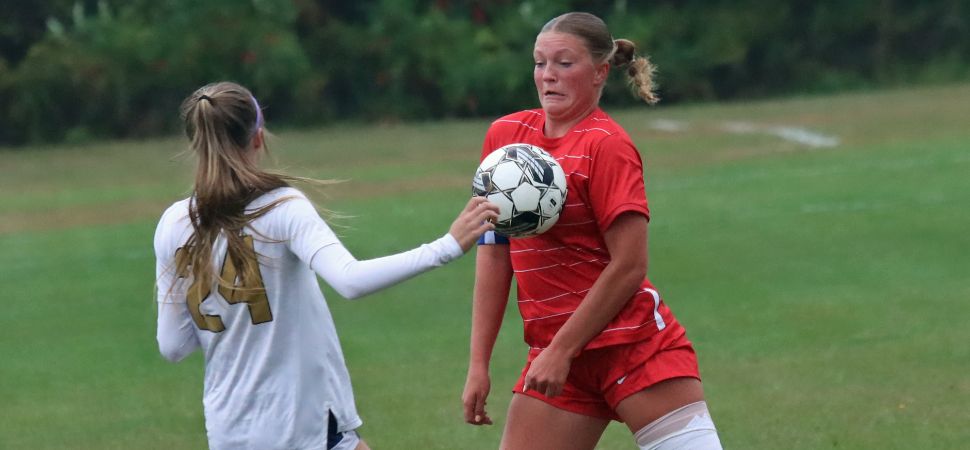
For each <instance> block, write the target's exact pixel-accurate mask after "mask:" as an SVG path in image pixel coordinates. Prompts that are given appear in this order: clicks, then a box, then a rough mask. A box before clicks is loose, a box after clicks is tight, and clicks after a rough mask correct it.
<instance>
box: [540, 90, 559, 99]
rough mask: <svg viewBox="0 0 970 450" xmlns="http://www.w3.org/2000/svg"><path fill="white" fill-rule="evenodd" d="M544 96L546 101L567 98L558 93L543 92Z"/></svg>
mask: <svg viewBox="0 0 970 450" xmlns="http://www.w3.org/2000/svg"><path fill="white" fill-rule="evenodd" d="M542 96H543V97H544V98H546V99H559V98H563V97H565V95H564V94H562V93H559V92H556V91H543V92H542Z"/></svg>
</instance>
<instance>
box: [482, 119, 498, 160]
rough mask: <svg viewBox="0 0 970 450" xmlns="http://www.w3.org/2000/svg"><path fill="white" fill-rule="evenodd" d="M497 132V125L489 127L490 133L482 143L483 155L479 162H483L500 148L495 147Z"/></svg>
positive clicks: (486, 134)
mask: <svg viewBox="0 0 970 450" xmlns="http://www.w3.org/2000/svg"><path fill="white" fill-rule="evenodd" d="M496 133H497V131H496V130H495V125H492V126H490V127H488V131H487V132H486V133H485V139H484V140H483V141H482V154H481V155H480V156H479V157H478V161H479V162H481V161H482V160H483V159H485V157H486V156H488V155H489V154H490V153H492V152H493V151H495V149H496V148H498V146H497V145H495V140H496V139H495V135H496Z"/></svg>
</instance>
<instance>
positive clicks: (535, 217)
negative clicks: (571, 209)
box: [472, 144, 566, 237]
mask: <svg viewBox="0 0 970 450" xmlns="http://www.w3.org/2000/svg"><path fill="white" fill-rule="evenodd" d="M472 193H474V194H475V195H478V196H481V197H485V198H487V199H488V200H489V201H490V202H492V203H494V204H496V205H498V207H499V216H498V219H497V220H496V222H495V231H496V232H498V233H499V234H502V235H505V236H508V237H527V236H535V235H537V234H540V233H544V232H545V231H547V230H548V229H550V228H552V226H553V225H555V224H556V221H558V220H559V215H560V214H561V213H562V208H563V204H565V202H566V174H565V173H563V170H562V167H561V166H560V165H559V163H558V162H556V158H553V157H552V155H550V154H549V153H548V152H546V151H545V150H543V149H541V148H539V147H536V146H534V145H530V144H509V145H506V146H504V147H501V148H499V149H497V150H495V151H493V152H492V153H490V154H489V155H488V156H486V157H485V159H483V160H482V163H481V165H479V166H478V170H477V171H475V177H474V178H473V179H472Z"/></svg>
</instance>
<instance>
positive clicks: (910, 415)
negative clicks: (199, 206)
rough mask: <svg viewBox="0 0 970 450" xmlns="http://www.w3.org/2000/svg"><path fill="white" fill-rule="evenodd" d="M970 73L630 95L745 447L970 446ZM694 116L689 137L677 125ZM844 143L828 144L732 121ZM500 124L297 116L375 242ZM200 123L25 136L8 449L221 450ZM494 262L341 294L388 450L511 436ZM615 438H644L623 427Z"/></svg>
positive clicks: (454, 179) (6, 187)
mask: <svg viewBox="0 0 970 450" xmlns="http://www.w3.org/2000/svg"><path fill="white" fill-rule="evenodd" d="M968 102H970V85H962V86H949V87H936V88H923V89H913V90H897V91H884V92H873V93H864V94H853V95H847V96H838V97H812V98H801V99H798V98H796V99H787V100H776V101H763V102H754V103H737V104H720V105H696V106H685V107H674V108H654V109H647V108H641V109H636V110H626V111H615V112H614V116H615V117H616V118H617V119H618V120H619V121H620V122H621V123H622V124H623V125H624V126H625V127H626V128H627V130H628V131H629V133H630V134H631V136H632V137H633V139H634V141H635V142H636V143H637V144H638V146H639V147H640V150H641V153H642V154H643V157H644V161H645V164H646V167H647V190H648V196H649V198H650V205H651V211H652V216H653V218H652V221H651V227H650V242H651V244H650V252H651V263H650V273H651V278H652V279H653V280H654V282H655V283H656V284H657V285H658V287H659V288H660V290H661V292H662V293H663V294H664V296H665V298H666V299H667V301H668V303H669V304H670V306H671V307H672V308H673V310H674V311H675V313H676V314H677V316H678V318H679V319H680V321H681V322H683V323H684V324H685V326H686V327H687V329H688V332H689V335H690V337H691V339H692V340H693V341H694V342H695V344H696V347H697V349H698V353H699V357H700V363H701V372H702V374H703V376H704V381H705V387H706V390H707V395H708V401H709V404H710V406H711V409H712V413H713V415H714V418H715V420H716V422H717V425H718V427H719V429H720V434H721V438H722V441H723V443H724V444H725V447H726V448H735V449H778V448H792V449H828V448H833V449H835V448H838V449H869V448H900V449H902V448H920V449H951V448H952V449H956V448H962V447H963V446H964V444H965V442H966V441H967V440H968V439H970V429H968V428H967V427H966V424H967V423H970V408H967V407H966V404H965V402H966V399H967V398H970V376H968V375H967V374H968V373H970V350H968V349H970V346H968V345H967V342H970V327H968V326H967V325H968V324H970V313H968V312H967V311H968V310H967V307H966V299H968V298H970V284H968V283H967V282H966V279H967V276H966V275H967V268H968V267H970V258H968V256H967V255H968V254H970V234H968V233H967V230H968V225H970V206H968V205H970V177H968V174H970V145H968V142H970V129H968V128H967V127H966V117H965V116H966V114H965V112H966V105H967V104H968ZM658 119H666V120H676V121H681V122H683V123H686V124H687V125H688V129H687V130H686V131H683V132H669V131H659V130H656V129H654V128H652V127H651V124H652V123H653V122H654V121H655V120H658ZM742 121H743V122H750V123H753V124H757V125H759V126H769V125H792V126H804V127H807V128H810V129H812V130H813V131H817V132H821V133H825V134H829V135H833V136H837V137H838V138H839V139H840V141H841V143H840V145H838V146H837V147H833V148H821V149H813V148H810V147H806V146H804V145H800V144H796V143H792V142H788V141H785V140H782V139H780V138H778V137H776V136H771V135H766V134H758V133H754V134H732V133H729V132H726V131H724V130H723V124H724V123H725V122H742ZM487 124H488V122H487V121H485V120H481V121H464V122H446V123H432V124H418V125H398V126H386V127H373V128H363V127H356V126H352V127H343V128H326V129H321V130H314V131H302V132H294V131H291V132H285V133H280V135H279V136H278V138H277V139H275V140H274V141H273V142H271V145H272V146H271V148H272V150H273V154H274V157H275V158H276V159H277V160H278V165H279V166H281V167H283V168H285V169H286V170H287V171H288V172H290V173H294V174H299V175H307V176H313V177H321V178H340V179H349V180H350V181H348V182H346V183H343V184H340V185H337V186H333V187H331V188H328V189H326V192H325V193H324V194H325V195H323V196H319V197H318V199H319V200H320V201H321V203H322V204H324V205H326V206H328V207H330V208H333V209H336V210H338V211H339V212H342V213H344V214H348V215H351V216H354V217H352V218H350V219H344V220H341V221H340V223H342V224H343V225H345V227H344V228H341V231H340V232H341V234H342V236H343V238H344V241H345V243H346V245H347V246H348V247H349V248H350V249H351V251H353V252H354V253H355V255H357V256H358V257H360V258H366V257H374V256H379V255H382V254H385V253H387V252H392V251H399V250H404V249H407V248H410V247H411V246H413V245H416V244H418V243H420V242H424V241H428V240H431V239H433V238H435V237H436V236H438V235H440V234H441V233H443V232H444V231H445V230H446V229H447V226H448V223H449V222H450V219H451V217H452V216H453V214H454V212H456V211H457V209H458V208H459V207H460V206H461V205H462V204H463V202H464V199H465V198H467V196H468V195H469V189H470V188H469V186H468V183H469V180H470V177H471V173H472V171H473V170H474V167H475V166H476V164H475V161H476V158H477V156H478V152H479V148H480V145H481V144H480V142H481V138H482V136H483V134H484V131H485V129H486V127H487ZM183 145H184V143H183V142H182V141H181V140H179V139H166V140H156V141H147V142H109V143H101V144H92V145H86V146H83V147H80V148H78V147H74V148H64V147H47V148H32V149H21V150H0V248H2V249H3V250H2V251H0V292H3V293H4V294H5V295H4V302H3V305H4V306H3V313H2V314H0V330H2V332H0V357H2V361H3V362H2V364H0V405H2V406H0V448H11V449H14V448H17V449H19V448H30V449H61V448H77V449H113V448H118V449H120V448H145V449H150V448H179V449H181V448H203V447H204V446H205V433H204V425H203V417H202V405H201V379H202V361H201V358H200V357H199V356H198V355H195V356H193V357H191V358H190V359H189V360H187V361H185V362H183V363H181V364H178V365H171V364H168V363H165V362H164V361H163V360H162V358H161V357H160V356H158V354H157V349H156V347H155V342H154V320H155V310H154V304H153V302H152V288H153V274H154V272H153V269H154V266H153V265H154V260H153V255H152V250H151V239H152V233H153V232H154V226H155V222H156V220H157V218H158V216H159V215H160V214H161V211H162V210H163V209H164V208H165V207H166V206H167V205H168V204H169V203H171V202H172V201H174V200H176V199H178V198H181V197H182V196H184V194H185V193H186V192H187V190H188V186H189V183H190V181H191V163H190V162H187V161H185V160H184V158H183V159H179V158H176V157H175V156H176V154H177V153H178V152H179V151H180V150H181V149H182V146H183ZM472 279H473V258H472V257H465V258H463V259H462V260H460V261H458V262H456V263H454V264H452V265H450V266H448V267H446V268H444V269H441V270H438V271H435V272H432V273H429V274H427V275H424V276H422V277H420V278H417V279H414V280H411V281H409V282H407V283H405V284H403V285H401V286H397V287H394V288H392V289H390V290H387V291H384V292H382V293H379V294H376V295H373V296H371V297H369V298H366V299H363V300H361V301H356V302H346V301H343V300H341V299H340V298H339V297H338V296H337V295H336V294H334V293H333V292H332V291H330V290H329V289H327V293H328V299H329V303H330V306H331V309H332V310H333V312H334V316H335V319H336V321H337V327H338V331H339V332H340V335H341V341H342V343H343V346H344V350H345V353H346V356H347V361H348V365H349V367H350V372H351V376H352V378H353V382H354V386H355V391H356V395H357V400H358V407H359V409H360V413H361V415H362V416H363V419H364V421H365V425H364V427H363V428H362V429H361V432H362V434H363V436H364V437H365V438H366V439H367V440H368V442H369V443H370V444H371V446H372V447H374V448H376V449H415V448H422V449H425V448H427V449H489V448H496V447H497V444H498V440H499V437H500V434H501V426H502V424H503V423H504V418H505V408H506V406H507V405H508V400H509V397H510V393H509V391H510V388H511V386H512V383H513V382H514V380H515V378H516V377H517V375H518V373H519V371H520V370H521V366H522V364H523V362H524V354H525V346H524V344H522V342H521V325H520V323H519V319H518V318H517V312H516V311H515V310H514V306H513V307H511V308H510V310H509V311H508V314H507V317H506V326H505V328H504V329H503V331H502V333H501V335H500V337H499V342H498V344H497V348H496V351H495V357H494V362H493V366H492V377H493V380H492V381H493V388H492V395H491V398H490V401H489V408H490V412H491V414H492V416H493V418H496V419H497V421H498V424H497V425H496V426H493V427H489V428H476V427H471V426H467V425H464V424H463V423H462V420H461V407H460V395H461V389H462V386H463V383H464V376H465V366H466V363H467V347H468V343H467V337H468V332H469V311H470V301H469V298H470V293H471V283H472ZM599 448H602V449H631V448H634V446H633V444H632V439H631V438H630V436H629V433H628V432H627V431H626V430H625V428H624V427H623V426H622V425H620V424H612V425H611V426H610V427H609V428H608V430H607V433H606V435H605V436H604V438H603V440H602V442H601V445H600V446H599Z"/></svg>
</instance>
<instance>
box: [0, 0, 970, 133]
mask: <svg viewBox="0 0 970 450" xmlns="http://www.w3.org/2000/svg"><path fill="white" fill-rule="evenodd" d="M15 3H16V4H15V5H11V7H10V12H9V13H5V15H4V16H3V17H2V18H0V100H2V103H0V119H2V120H3V121H4V124H5V127H3V128H2V129H0V143H24V142H30V141H58V140H64V139H67V140H85V139H88V138H90V137H98V136H121V137H126V136H146V135H153V134H158V133H164V132H170V131H172V130H174V129H176V128H177V122H178V118H177V117H176V110H177V106H178V103H179V101H180V100H181V99H182V98H183V97H184V96H185V95H187V94H188V93H189V92H191V91H192V90H193V89H195V88H197V87H198V86H200V85H202V84H205V83H209V82H212V81H217V80H222V79H231V80H234V81H238V82H240V83H243V84H245V85H247V86H249V87H250V88H252V90H253V91H254V93H255V94H256V95H257V96H258V97H259V98H260V100H261V102H262V104H263V105H265V106H267V107H268V110H267V115H268V116H271V117H272V118H273V119H274V122H275V123H281V122H282V123H289V124H304V125H305V124H315V123H321V122H325V121H334V120H342V119H354V118H357V119H366V120H379V121H396V120H409V119H427V118H442V117H480V116H489V117H494V116H497V115H500V114H504V113H507V112H510V111H513V110H517V109H521V108H525V107H533V106H535V105H536V101H535V93H534V88H533V86H532V80H531V76H530V70H529V66H530V63H531V60H530V48H531V46H532V43H533V40H534V38H535V34H536V33H537V31H538V30H539V29H540V28H541V26H542V25H543V24H544V23H545V22H546V21H548V20H549V19H550V18H552V17H554V16H556V15H558V14H561V13H563V12H566V11H571V10H581V11H589V12H593V13H595V14H597V15H599V16H600V17H602V18H603V19H605V20H606V22H607V23H608V24H609V26H610V29H611V31H612V32H613V34H614V36H616V37H625V38H628V39H631V40H633V41H634V42H637V43H638V44H639V48H640V51H641V52H642V53H643V54H646V55H648V56H650V58H651V59H652V60H653V62H654V63H655V64H656V65H657V66H658V67H659V73H658V79H657V81H658V82H659V94H660V96H661V97H662V98H663V99H664V100H665V101H666V102H668V103H676V102H679V101H690V100H710V99H733V98H741V97H752V96H754V97H762V96H770V95H778V94H784V93H792V92H828V91H836V90H843V89H851V88H859V87H866V86H877V85H895V84H904V83H914V82H945V81H953V80H961V79H966V78H967V77H970V26H968V23H970V8H968V7H967V5H966V2H965V1H963V0H927V1H922V2H899V1H896V0H866V1H860V2H840V1H836V0H823V1H817V2H808V1H804V0H787V1H781V2H767V3H766V2H759V1H755V0H738V1H726V0H720V1H707V0H658V1H652V2H631V1H629V0H529V1H512V0H496V1H489V2H484V1H473V0H450V1H440V0H437V1H431V0H360V1H356V2H342V1H336V0H246V1H238V0H213V1H204V2H200V1H194V0H163V1H158V0H155V1H151V0H134V1H121V0H110V1H109V0H76V1H74V2H73V3H72V2H71V1H70V0H48V1H42V2H19V3H17V2H15ZM620 72H621V71H615V73H614V74H613V76H612V78H611V82H610V83H609V84H608V85H607V87H606V90H605V92H604V97H603V99H604V102H606V103H608V104H612V105H634V104H637V103H638V100H637V99H636V98H635V97H634V96H632V95H631V94H630V92H629V88H628V87H627V85H626V80H625V77H624V76H623V74H622V73H620Z"/></svg>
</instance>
